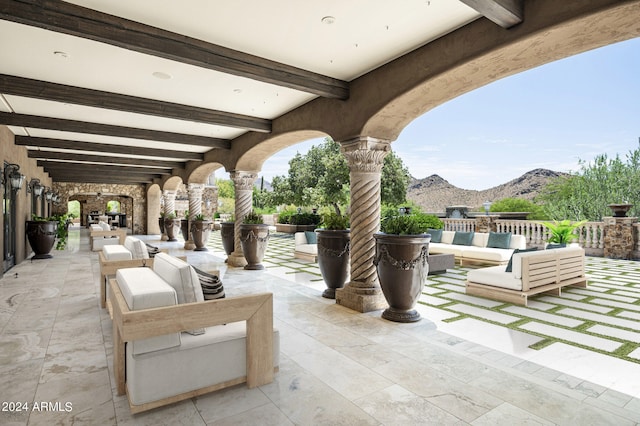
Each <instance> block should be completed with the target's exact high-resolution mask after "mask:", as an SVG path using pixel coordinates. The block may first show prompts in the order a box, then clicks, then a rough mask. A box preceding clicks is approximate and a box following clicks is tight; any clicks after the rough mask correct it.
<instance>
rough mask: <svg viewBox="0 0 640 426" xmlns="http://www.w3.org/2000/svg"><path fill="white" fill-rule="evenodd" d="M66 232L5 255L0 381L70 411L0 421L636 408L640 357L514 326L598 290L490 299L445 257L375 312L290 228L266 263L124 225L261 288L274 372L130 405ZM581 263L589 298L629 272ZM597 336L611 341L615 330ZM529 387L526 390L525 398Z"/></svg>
mask: <svg viewBox="0 0 640 426" xmlns="http://www.w3.org/2000/svg"><path fill="white" fill-rule="evenodd" d="M79 234H80V231H75V230H74V231H72V232H71V235H70V241H69V245H68V248H67V249H66V250H64V251H62V252H59V253H55V256H54V258H53V259H49V260H47V261H41V262H24V263H22V264H20V265H18V266H17V267H16V269H15V271H16V272H18V274H19V275H18V277H17V278H16V277H14V276H13V275H11V276H8V275H5V277H3V278H2V279H1V280H0V293H1V295H2V296H3V297H2V300H3V301H5V302H4V303H5V308H4V310H3V316H2V318H3V320H4V321H5V324H6V325H5V326H4V328H3V329H2V332H1V335H0V340H1V341H2V342H3V345H2V348H3V350H2V362H1V363H0V372H1V373H2V374H3V377H5V378H6V381H5V382H4V385H3V386H4V388H3V389H5V390H6V392H5V393H4V394H3V396H4V397H5V398H7V399H10V400H15V401H21V400H32V399H33V398H35V400H38V401H40V400H42V401H54V400H57V401H61V402H62V403H64V402H69V403H71V404H72V411H70V412H63V411H60V412H31V413H24V412H22V413H18V412H16V413H13V414H8V413H6V412H4V413H0V420H1V421H4V420H5V419H9V420H10V421H13V422H17V423H18V424H27V423H29V424H51V423H56V422H59V423H70V422H71V419H72V418H76V419H77V418H79V417H82V418H84V419H91V421H94V422H99V423H100V424H147V423H152V424H169V423H171V424H176V423H180V422H182V423H184V422H185V421H188V422H189V423H190V424H211V423H215V422H221V423H226V424H251V423H252V422H255V419H257V418H259V419H260V420H261V424H265V425H269V424H272V425H282V424H318V423H325V424H336V425H339V424H352V423H353V422H355V421H357V422H361V423H364V424H389V423H393V422H394V421H397V419H399V418H404V419H406V422H407V423H408V424H420V423H421V422H423V421H424V419H425V418H427V417H428V418H430V419H433V420H434V421H437V422H438V423H440V424H443V423H461V424H464V423H472V422H475V423H481V422H489V423H491V424H496V423H499V422H500V420H501V419H502V420H504V419H510V420H509V421H510V422H511V424H519V423H525V422H531V421H537V422H539V423H545V422H547V423H554V424H607V425H608V424H612V425H613V424H615V425H625V424H635V423H637V422H638V421H639V420H640V399H639V397H640V386H639V385H638V383H637V382H636V381H634V380H629V377H635V376H636V375H638V374H640V364H637V363H633V362H628V361H623V360H622V359H619V358H616V357H614V356H608V355H606V354H603V353H599V352H597V351H590V350H587V349H585V347H586V346H587V345H588V344H592V345H593V344H600V343H599V342H600V341H604V340H605V339H604V338H603V336H602V335H600V338H599V339H594V337H593V336H590V335H589V334H588V333H585V334H583V336H584V339H585V340H584V341H580V342H581V346H580V347H577V346H571V345H569V344H567V343H570V340H567V339H573V337H571V336H566V335H565V334H566V333H567V332H566V330H565V329H563V328H560V327H557V328H556V330H557V333H558V338H560V340H559V341H557V342H556V343H553V344H551V345H547V346H545V347H543V348H539V349H532V348H530V347H529V346H531V345H533V344H534V343H536V342H539V341H543V340H544V338H542V337H537V336H535V335H531V334H526V333H525V332H526V329H527V328H528V327H529V326H531V325H532V324H538V321H539V320H537V319H536V318H537V317H538V316H540V317H541V318H544V320H545V321H544V322H542V323H540V326H542V324H544V325H545V327H547V328H552V327H550V325H552V324H553V321H558V323H559V324H562V325H564V327H566V326H567V325H569V324H570V322H569V321H570V320H569V319H568V318H566V317H564V318H563V317H561V316H560V315H557V316H554V315H552V314H551V313H550V312H549V313H547V312H545V309H551V308H552V307H556V310H557V309H558V303H561V302H560V300H567V302H566V303H568V304H571V307H566V306H565V307H564V308H563V309H565V310H566V309H569V308H570V309H572V311H573V312H574V314H573V315H576V314H575V312H576V311H578V310H579V307H578V305H580V304H585V305H586V304H589V306H590V307H589V308H588V309H586V310H585V315H591V316H592V315H594V314H593V312H595V311H596V309H598V307H599V308H600V309H602V308H603V307H604V306H605V305H603V302H602V301H601V302H598V301H597V300H594V301H592V302H586V300H587V299H588V300H591V299H594V298H593V297H587V295H582V297H583V298H584V299H585V302H584V303H583V302H581V300H580V297H579V296H581V293H580V292H581V291H583V290H584V289H580V290H569V293H570V296H571V298H570V299H560V300H558V299H556V298H553V297H547V296H542V297H536V299H535V303H533V301H530V303H529V304H530V307H529V308H523V307H518V308H521V310H515V309H514V308H515V307H514V306H512V305H510V304H505V303H504V302H495V304H491V300H489V299H484V298H480V297H474V296H465V295H464V289H465V278H466V275H467V272H468V271H470V270H473V269H472V268H469V267H461V266H456V267H455V268H454V269H450V270H449V271H447V273H445V274H439V275H435V276H429V279H428V282H427V286H426V287H425V289H424V296H423V298H422V299H421V302H420V303H419V304H418V309H419V310H420V312H421V314H422V316H423V320H422V321H420V322H418V323H414V324H398V323H391V322H389V321H385V320H383V319H381V318H380V315H379V314H380V313H379V312H371V313H368V314H357V313H355V314H354V312H353V311H351V310H348V309H346V308H344V307H341V306H339V305H336V304H335V303H334V302H333V301H330V300H327V299H324V298H322V297H321V296H320V294H321V292H322V288H323V287H324V284H323V283H322V281H321V280H318V275H314V271H317V264H316V263H313V262H304V261H297V262H294V261H293V258H292V257H291V252H292V251H291V250H292V248H293V246H294V241H293V238H291V237H290V238H284V237H282V236H279V235H278V236H277V238H273V239H272V241H271V244H270V245H271V247H272V250H273V254H272V255H271V256H268V257H267V259H266V260H265V265H266V270H265V271H261V272H256V271H244V270H242V268H230V267H228V266H227V265H226V264H225V263H224V252H223V250H222V244H221V241H220V239H219V237H220V235H219V233H214V234H213V237H212V240H211V244H210V245H209V252H200V253H198V252H188V253H187V252H185V251H184V250H181V249H179V248H177V247H178V246H179V244H176V243H173V244H171V243H166V242H158V241H157V239H156V240H153V239H152V240H149V238H153V237H152V236H148V237H147V236H139V238H140V239H142V240H144V241H147V242H149V243H152V244H153V245H158V246H160V248H161V249H162V250H165V251H168V252H169V253H170V254H171V255H172V256H181V255H187V256H188V261H189V263H190V264H193V265H196V266H197V267H199V268H202V269H212V268H220V270H221V271H222V277H223V280H224V284H225V290H226V292H227V293H228V295H227V297H236V296H243V295H248V294H256V293H264V292H270V293H273V302H274V303H273V325H274V327H275V328H277V329H278V330H279V334H280V360H279V371H278V373H277V374H275V376H274V381H273V382H272V383H270V384H268V385H263V386H259V387H256V388H252V389H250V388H248V387H247V386H246V385H245V384H240V385H236V386H232V387H229V388H226V389H222V390H219V391H215V392H212V393H208V394H206V395H203V396H199V397H197V398H190V399H186V400H184V401H182V402H177V403H174V404H170V405H168V406H165V407H159V408H156V409H152V410H149V411H146V412H143V413H138V414H132V413H131V408H130V406H129V402H128V400H127V398H125V397H122V396H118V395H117V390H116V388H115V387H114V386H112V381H113V377H114V371H113V370H112V368H111V363H112V361H111V357H112V355H111V354H112V353H113V346H112V342H113V328H112V320H111V319H110V318H109V315H108V312H107V311H106V310H104V309H101V308H100V306H99V300H98V299H99V296H98V294H99V287H98V285H99V268H98V260H97V258H98V256H97V254H96V253H92V252H91V251H90V250H89V239H88V232H87V231H84V230H83V231H82V235H83V236H82V237H81V236H80V235H79ZM156 238H157V237H156ZM285 253H289V256H290V257H289V258H286V256H284V254H285ZM587 267H588V272H587V273H588V274H589V275H590V276H591V277H592V278H593V282H591V283H590V292H589V294H591V293H593V294H598V295H599V297H600V299H601V300H606V299H607V297H609V296H608V295H607V292H605V291H603V290H605V289H606V290H607V291H609V292H612V291H613V292H618V291H622V290H621V288H622V287H623V286H624V282H625V281H623V280H624V279H614V280H611V279H610V278H607V277H608V276H609V275H611V274H615V273H617V272H618V271H620V272H623V274H624V276H627V277H629V278H628V280H631V281H629V282H631V283H632V280H633V276H637V274H640V272H639V269H638V267H637V266H636V262H630V261H615V260H611V259H588V260H587ZM294 268H298V269H294ZM589 271H590V272H589ZM314 277H315V278H314ZM609 282H610V283H611V285H609V284H607V283H609ZM628 288H630V289H631V288H633V287H628ZM626 293H630V291H629V290H627V291H626ZM610 297H617V298H621V297H622V295H617V296H616V295H614V294H611V296H610ZM639 297H640V295H639ZM7 300H11V301H12V304H11V305H7V303H8V302H7ZM611 300H612V303H613V299H611ZM443 301H446V303H445V304H443V303H442V302H443ZM598 303H600V305H598ZM615 303H618V304H619V303H621V302H620V301H616V302H615ZM51 305H55V306H57V307H58V308H57V309H56V311H55V313H53V314H52V311H51V310H50V309H48V308H47V307H48V306H51ZM127 306H128V305H127ZM496 306H497V307H499V308H500V310H499V313H498V312H497V311H496ZM533 306H535V307H533ZM492 307H493V308H492ZM472 308H473V310H471V309H472ZM525 309H526V311H525ZM465 312H466V313H467V314H464V313H465ZM589 312H590V313H591V314H589ZM132 313H134V314H135V313H136V312H132ZM469 313H472V315H470V314H469ZM527 313H528V315H529V316H528V317H527V316H526V315H527ZM7 315H9V316H7ZM458 317H459V318H460V319H457V320H455V321H443V320H445V319H456V318H458ZM482 317H485V318H487V319H488V320H489V321H490V322H483V321H482V320H481V319H480V318H482ZM507 317H508V318H511V320H510V321H512V322H513V323H514V324H518V327H517V329H509V328H503V327H501V326H499V325H498V324H499V322H498V321H496V320H497V319H499V321H502V322H505V321H506V320H505V318H507ZM552 317H553V318H552ZM589 317H590V316H587V317H586V318H589ZM527 318H528V321H529V322H526V321H525V319H527ZM554 318H555V319H554ZM572 321H574V322H575V320H572ZM601 321H606V320H605V319H602V320H601ZM610 321H611V322H613V321H621V319H617V318H611V320H610ZM601 324H607V323H604V322H602V323H601ZM636 324H637V320H636ZM187 327H195V325H194V324H188V325H187ZM599 328H602V326H601V325H600V326H599ZM534 330H538V332H541V331H543V330H542V329H540V328H535V329H534ZM621 330H624V329H621ZM327 333H330V335H329V334H327ZM563 333H565V334H563ZM547 335H548V336H550V337H549V338H552V337H553V335H549V334H547ZM22 336H24V337H22ZM328 336H330V337H328ZM562 336H564V337H562ZM27 337H28V338H27ZM184 337H186V336H184ZM189 337H196V336H189ZM594 340H596V342H595V343H594V342H593V341H594ZM606 340H607V341H609V344H614V343H615V340H616V338H615V337H613V338H607V339H606ZM184 342H185V341H184V340H183V341H182V344H184ZM398 342H403V343H402V344H401V345H399V344H398ZM4 343H7V344H4ZM619 345H620V343H618V346H619ZM618 346H615V345H614V346H612V347H611V348H612V350H614V349H615V348H617V347H618ZM603 347H606V346H603ZM71 354H72V355H71ZM639 356H640V355H639ZM532 393H534V394H535V395H537V397H536V398H531V397H530V395H532ZM442 395H448V397H446V398H443V397H442ZM29 398H31V399H29ZM541 400H544V401H553V405H549V404H541V403H540V401H541Z"/></svg>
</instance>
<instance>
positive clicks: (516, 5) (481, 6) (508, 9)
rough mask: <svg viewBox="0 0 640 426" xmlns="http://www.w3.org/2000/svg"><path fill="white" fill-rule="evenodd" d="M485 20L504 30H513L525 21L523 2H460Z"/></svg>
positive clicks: (518, 0) (521, 0)
mask: <svg viewBox="0 0 640 426" xmlns="http://www.w3.org/2000/svg"><path fill="white" fill-rule="evenodd" d="M460 1H461V2H462V3H464V4H466V5H467V6H469V7H470V8H472V9H474V10H476V11H478V12H479V13H481V14H482V15H484V17H485V18H487V19H489V20H490V21H492V22H493V23H495V24H498V25H500V26H501V27H503V28H511V27H513V26H514V25H518V24H520V23H522V21H524V1H523V0H460Z"/></svg>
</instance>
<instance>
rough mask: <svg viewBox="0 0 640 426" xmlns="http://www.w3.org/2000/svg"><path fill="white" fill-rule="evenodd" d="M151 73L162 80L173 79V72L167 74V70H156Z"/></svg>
mask: <svg viewBox="0 0 640 426" xmlns="http://www.w3.org/2000/svg"><path fill="white" fill-rule="evenodd" d="M151 75H153V76H154V77H155V78H159V79H160V80H170V79H171V74H167V73H166V72H162V71H156V72H154V73H153V74H151Z"/></svg>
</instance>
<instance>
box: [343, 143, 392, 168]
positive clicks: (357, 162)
mask: <svg viewBox="0 0 640 426" xmlns="http://www.w3.org/2000/svg"><path fill="white" fill-rule="evenodd" d="M340 146H341V151H342V153H343V154H344V156H345V157H346V158H347V163H348V165H349V170H350V171H352V172H361V173H380V172H381V171H382V165H383V164H384V157H386V156H387V154H389V152H390V151H391V142H389V141H386V140H381V139H376V138H370V137H360V138H355V139H351V140H348V141H344V142H340Z"/></svg>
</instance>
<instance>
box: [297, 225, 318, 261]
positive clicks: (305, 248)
mask: <svg viewBox="0 0 640 426" xmlns="http://www.w3.org/2000/svg"><path fill="white" fill-rule="evenodd" d="M294 239H295V251H294V252H293V257H295V258H296V259H304V260H310V261H312V262H316V261H317V260H318V240H317V236H316V233H315V231H304V232H296V233H295V234H294Z"/></svg>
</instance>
